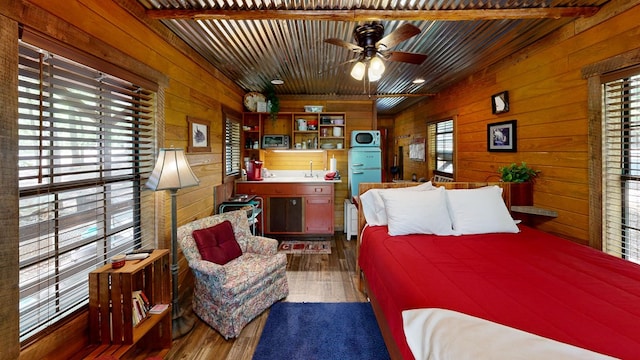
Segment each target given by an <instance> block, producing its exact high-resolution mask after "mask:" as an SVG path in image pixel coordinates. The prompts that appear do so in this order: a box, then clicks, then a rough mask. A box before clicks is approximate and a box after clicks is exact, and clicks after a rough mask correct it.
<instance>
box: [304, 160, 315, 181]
mask: <svg viewBox="0 0 640 360" xmlns="http://www.w3.org/2000/svg"><path fill="white" fill-rule="evenodd" d="M304 177H313V160H309V174H308V175H307V174H304Z"/></svg>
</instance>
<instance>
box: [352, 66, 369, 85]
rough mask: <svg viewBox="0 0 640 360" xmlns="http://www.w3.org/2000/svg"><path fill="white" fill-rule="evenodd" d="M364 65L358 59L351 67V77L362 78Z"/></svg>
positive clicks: (364, 69)
mask: <svg viewBox="0 0 640 360" xmlns="http://www.w3.org/2000/svg"><path fill="white" fill-rule="evenodd" d="M365 71H366V66H365V64H364V63H363V62H362V61H358V62H357V63H356V64H355V65H353V68H352V69H351V77H352V78H354V79H356V80H358V81H360V80H362V79H363V78H364V73H365Z"/></svg>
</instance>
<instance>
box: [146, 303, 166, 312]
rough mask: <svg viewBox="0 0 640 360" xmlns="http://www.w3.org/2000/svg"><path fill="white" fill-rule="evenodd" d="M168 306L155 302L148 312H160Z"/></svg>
mask: <svg viewBox="0 0 640 360" xmlns="http://www.w3.org/2000/svg"><path fill="white" fill-rule="evenodd" d="M168 308H169V304H155V305H154V306H153V307H152V308H151V309H149V314H162V313H163V312H164V311H165V310H167V309H168Z"/></svg>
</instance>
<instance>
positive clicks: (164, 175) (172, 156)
mask: <svg viewBox="0 0 640 360" xmlns="http://www.w3.org/2000/svg"><path fill="white" fill-rule="evenodd" d="M199 183H200V181H199V180H198V178H197V177H196V176H195V175H194V174H193V171H191V168H190V167H189V163H188V162H187V159H186V157H185V156H184V151H183V150H182V149H174V148H168V149H160V152H159V153H158V161H157V162H156V166H155V167H154V168H153V172H152V173H151V176H149V180H147V183H146V184H145V186H146V187H148V188H149V189H151V190H153V191H158V190H169V191H170V192H171V282H172V284H173V294H172V300H171V311H172V319H173V320H172V325H171V326H172V329H173V330H172V334H171V335H172V338H173V339H177V338H179V337H181V336H183V335H185V334H186V333H188V332H189V331H191V328H193V324H194V320H193V318H188V317H185V316H184V315H183V313H182V311H181V310H180V304H179V301H178V239H177V238H178V235H177V233H178V226H177V220H176V195H177V193H178V190H179V189H182V188H186V187H190V186H196V185H198V184H199Z"/></svg>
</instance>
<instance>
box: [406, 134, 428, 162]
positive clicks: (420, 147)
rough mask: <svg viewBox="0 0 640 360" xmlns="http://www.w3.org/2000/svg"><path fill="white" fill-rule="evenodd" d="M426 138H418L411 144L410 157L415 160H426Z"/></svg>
mask: <svg viewBox="0 0 640 360" xmlns="http://www.w3.org/2000/svg"><path fill="white" fill-rule="evenodd" d="M425 150H426V147H425V139H424V138H417V139H415V140H413V142H412V143H411V144H409V159H410V160H414V161H424V159H425Z"/></svg>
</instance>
